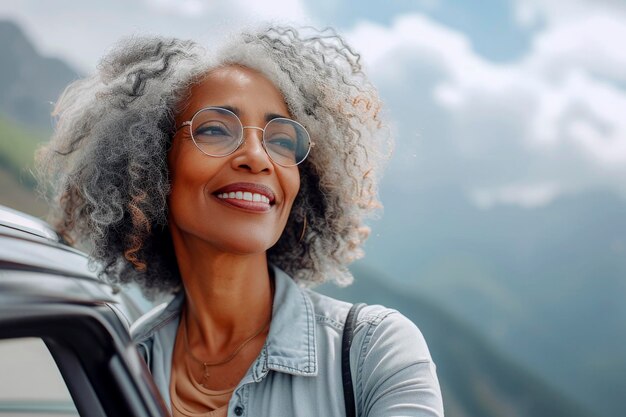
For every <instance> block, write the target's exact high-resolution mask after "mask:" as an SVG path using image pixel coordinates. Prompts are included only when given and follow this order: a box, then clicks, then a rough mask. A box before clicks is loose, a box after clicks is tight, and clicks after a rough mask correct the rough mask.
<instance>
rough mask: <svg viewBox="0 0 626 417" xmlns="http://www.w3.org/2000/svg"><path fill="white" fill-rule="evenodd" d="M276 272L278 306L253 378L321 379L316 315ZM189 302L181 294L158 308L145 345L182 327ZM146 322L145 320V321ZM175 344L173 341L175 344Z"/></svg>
mask: <svg viewBox="0 0 626 417" xmlns="http://www.w3.org/2000/svg"><path fill="white" fill-rule="evenodd" d="M270 268H272V270H273V272H274V304H273V306H272V322H271V324H270V331H269V334H268V336H267V340H266V342H265V346H264V347H263V350H262V351H261V354H260V356H259V359H258V360H257V361H256V362H255V363H254V365H253V378H254V379H255V380H256V381H259V380H261V379H262V378H263V377H264V376H265V375H266V374H267V372H268V370H269V369H271V370H274V371H280V372H285V373H290V374H293V375H303V376H316V375H317V349H316V346H317V345H316V333H315V312H314V310H313V303H312V302H311V299H310V298H309V297H308V295H307V294H306V293H305V292H304V291H303V290H302V289H301V288H300V287H298V285H297V284H296V283H295V282H294V280H293V279H292V278H291V277H290V276H289V275H287V273H286V272H284V271H283V270H282V269H280V268H278V267H276V266H273V265H271V266H270ZM184 301H185V291H183V290H181V291H179V292H178V293H176V295H175V296H174V299H173V300H172V301H170V302H169V304H167V305H162V306H160V308H155V311H153V312H152V313H151V314H148V316H151V317H146V319H145V321H147V322H151V325H147V326H146V325H145V324H144V323H142V326H134V327H143V331H141V332H140V334H137V335H136V336H135V340H138V341H141V340H142V339H143V338H146V337H147V336H148V335H150V334H152V333H153V332H154V331H156V330H157V329H159V328H160V327H162V326H163V325H165V324H166V323H168V322H169V323H170V325H172V326H178V318H179V315H180V311H181V308H182V306H183V303H184ZM142 321H144V320H142ZM172 343H173V341H172Z"/></svg>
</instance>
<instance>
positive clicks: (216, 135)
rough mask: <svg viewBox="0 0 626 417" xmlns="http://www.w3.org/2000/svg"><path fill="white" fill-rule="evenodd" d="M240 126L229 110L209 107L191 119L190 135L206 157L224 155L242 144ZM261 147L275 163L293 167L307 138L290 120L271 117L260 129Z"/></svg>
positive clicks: (304, 150) (307, 144) (306, 146)
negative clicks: (261, 135) (263, 127)
mask: <svg viewBox="0 0 626 417" xmlns="http://www.w3.org/2000/svg"><path fill="white" fill-rule="evenodd" d="M243 131H244V128H243V126H242V124H241V121H240V120H239V118H238V117H237V115H235V114H234V113H233V112H231V111H230V110H227V109H222V108H219V107H210V108H206V109H203V110H201V111H199V112H198V113H196V115H195V116H194V117H193V119H192V120H191V134H192V138H193V141H194V142H195V144H196V146H197V147H198V149H200V150H201V151H202V152H204V153H205V154H207V155H210V156H218V157H219V156H226V155H229V154H231V153H233V152H234V151H235V150H237V148H239V146H240V145H241V144H242V143H243ZM263 146H264V147H265V150H266V151H267V153H268V155H269V156H270V158H272V160H273V161H274V162H276V163H277V164H279V165H284V166H293V165H297V164H299V163H300V162H302V161H304V159H305V158H306V157H307V155H308V153H309V149H310V147H311V141H310V138H309V134H308V132H307V131H306V129H305V128H304V127H303V126H302V125H300V124H299V123H297V122H295V121H294V120H291V119H283V118H277V119H273V120H271V121H270V122H269V123H268V124H267V125H266V126H265V129H264V132H263Z"/></svg>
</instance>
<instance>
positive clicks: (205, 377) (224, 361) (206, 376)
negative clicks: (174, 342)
mask: <svg viewBox="0 0 626 417" xmlns="http://www.w3.org/2000/svg"><path fill="white" fill-rule="evenodd" d="M183 314H184V317H183V320H184V321H183V325H184V326H185V327H184V329H183V342H184V346H185V351H186V352H187V354H188V355H189V356H190V357H191V359H193V360H194V361H196V362H198V363H199V364H201V365H202V366H203V369H204V373H203V375H202V382H201V383H200V385H202V386H203V387H206V386H205V383H206V381H207V380H208V379H209V377H210V376H211V374H210V373H209V367H211V366H219V365H224V364H227V363H228V362H230V361H232V360H233V359H234V358H235V356H237V354H238V353H239V352H241V350H242V349H243V348H244V347H246V346H247V345H248V344H249V343H250V342H252V341H253V340H254V339H255V338H256V337H257V336H259V335H260V334H261V333H263V331H264V330H265V329H267V327H268V326H269V325H270V323H271V321H272V316H271V315H270V318H269V319H268V320H267V322H266V323H265V324H263V327H261V328H260V329H259V330H257V331H256V332H255V333H254V334H253V335H252V336H250V337H248V338H247V339H246V340H244V341H243V343H242V344H241V345H239V347H237V349H235V350H234V351H233V352H232V353H231V354H230V355H228V357H226V359H222V360H220V361H217V362H206V361H203V360H201V359H198V358H197V357H196V356H194V354H193V353H192V352H191V348H190V347H189V337H188V336H187V320H186V318H187V310H184V311H183Z"/></svg>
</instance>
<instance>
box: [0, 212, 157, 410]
mask: <svg viewBox="0 0 626 417" xmlns="http://www.w3.org/2000/svg"><path fill="white" fill-rule="evenodd" d="M1 214H2V210H0V417H6V416H20V417H28V416H33V417H34V416H37V417H40V416H57V417H58V416H76V415H80V416H94V417H104V416H117V417H119V416H122V417H127V416H128V417H140V416H141V417H157V416H159V417H160V416H168V415H169V413H168V411H167V408H166V407H165V405H164V403H163V401H162V399H161V397H160V395H159V393H158V391H157V389H156V387H155V385H154V383H153V382H152V378H151V376H150V374H149V371H148V370H147V367H146V365H145V363H144V362H143V360H142V359H141V358H140V356H139V353H138V352H137V349H136V347H135V346H134V344H133V343H132V341H131V339H130V336H129V333H128V324H129V323H128V321H129V320H127V319H126V314H125V313H123V311H128V309H127V308H126V307H125V306H124V305H123V300H122V299H121V298H120V297H119V295H116V294H115V292H116V290H115V289H114V288H112V287H111V286H109V285H108V284H106V283H104V282H102V281H100V280H99V279H97V275H96V274H95V273H94V271H93V270H92V269H90V267H89V262H88V259H87V257H86V256H85V255H84V254H82V253H80V252H78V251H76V250H75V249H73V248H69V247H68V246H66V245H64V244H63V243H62V242H60V241H58V240H56V239H54V236H52V237H51V236H48V235H46V233H43V232H41V231H38V230H35V229H34V228H32V227H30V226H29V227H23V225H20V224H19V223H20V222H21V221H22V219H19V218H16V217H15V216H14V217H12V218H10V219H8V220H7V218H6V216H5V217H3V216H1ZM12 214H15V213H12ZM9 220H10V221H9ZM27 226H28V225H27ZM44 232H45V230H44Z"/></svg>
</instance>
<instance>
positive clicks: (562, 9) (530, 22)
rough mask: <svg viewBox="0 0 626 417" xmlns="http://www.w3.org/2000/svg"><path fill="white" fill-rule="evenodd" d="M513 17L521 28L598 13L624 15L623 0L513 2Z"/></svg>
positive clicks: (624, 5)
mask: <svg viewBox="0 0 626 417" xmlns="http://www.w3.org/2000/svg"><path fill="white" fill-rule="evenodd" d="M514 7H515V16H516V18H517V21H518V22H519V23H520V24H521V25H523V26H535V25H541V24H542V23H545V22H547V23H548V24H554V23H557V22H563V21H568V20H573V21H576V20H578V19H580V18H581V17H584V16H589V15H592V14H595V13H596V12H600V13H608V14H615V13H626V4H625V3H624V1H623V0H514Z"/></svg>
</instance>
